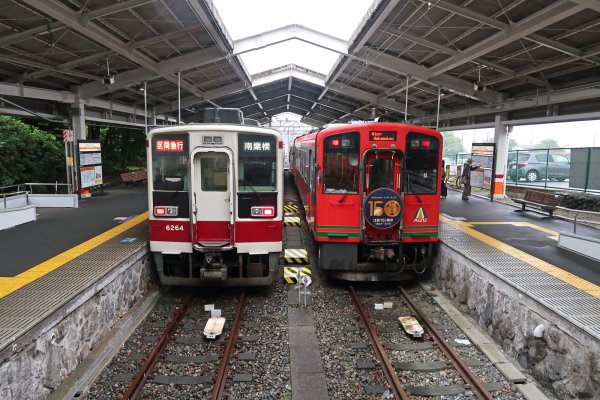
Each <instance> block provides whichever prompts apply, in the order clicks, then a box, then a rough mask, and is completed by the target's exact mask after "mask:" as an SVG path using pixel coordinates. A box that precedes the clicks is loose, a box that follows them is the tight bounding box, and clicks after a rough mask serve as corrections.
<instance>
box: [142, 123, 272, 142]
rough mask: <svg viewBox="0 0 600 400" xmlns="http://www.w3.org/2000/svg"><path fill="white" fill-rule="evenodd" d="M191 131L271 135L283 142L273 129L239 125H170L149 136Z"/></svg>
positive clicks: (151, 132) (153, 130) (156, 130)
mask: <svg viewBox="0 0 600 400" xmlns="http://www.w3.org/2000/svg"><path fill="white" fill-rule="evenodd" d="M191 131H221V132H243V133H261V134H270V135H275V136H277V138H278V140H281V133H279V132H278V131H277V130H275V129H273V128H268V127H262V126H252V125H239V124H226V123H219V124H215V123H212V124H206V123H195V124H185V125H170V126H166V127H160V128H155V129H152V130H151V131H150V132H149V133H148V135H154V134H158V133H160V134H165V133H184V132H191Z"/></svg>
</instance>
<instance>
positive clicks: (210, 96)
mask: <svg viewBox="0 0 600 400" xmlns="http://www.w3.org/2000/svg"><path fill="white" fill-rule="evenodd" d="M244 90H246V85H244V84H243V83H241V82H239V83H234V84H231V85H228V86H222V87H220V88H217V89H213V90H207V91H206V92H204V99H199V98H198V97H196V96H186V97H184V98H182V99H181V107H190V106H193V105H196V104H199V103H202V102H204V101H209V100H216V99H218V98H221V97H224V96H228V95H230V94H233V93H237V92H241V91H244ZM177 106H178V102H177V101H171V102H169V103H168V104H163V105H160V106H157V107H156V112H157V113H158V114H162V113H168V112H171V111H175V110H177Z"/></svg>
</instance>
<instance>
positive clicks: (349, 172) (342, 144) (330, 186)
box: [323, 132, 360, 194]
mask: <svg viewBox="0 0 600 400" xmlns="http://www.w3.org/2000/svg"><path fill="white" fill-rule="evenodd" d="M359 145H360V143H359V135H358V132H348V133H342V134H339V135H332V136H329V137H327V138H325V148H324V150H323V193H341V194H346V193H358V179H359V176H358V159H359V148H360V146H359Z"/></svg>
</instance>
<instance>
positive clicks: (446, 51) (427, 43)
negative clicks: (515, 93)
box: [384, 28, 552, 96]
mask: <svg viewBox="0 0 600 400" xmlns="http://www.w3.org/2000/svg"><path fill="white" fill-rule="evenodd" d="M384 32H386V33H391V34H392V35H396V36H399V37H402V38H404V39H407V40H410V41H411V42H415V43H417V44H420V45H422V46H425V47H429V48H430V49H434V50H437V51H439V52H442V53H444V54H448V55H451V56H457V57H458V56H459V55H460V52H459V51H458V50H455V49H451V48H449V47H446V46H442V45H440V44H438V43H435V42H432V41H431V40H428V39H425V38H422V37H418V36H415V35H411V34H410V33H408V32H399V31H398V30H396V29H393V28H391V29H386V30H384ZM475 61H476V62H477V63H478V64H481V65H485V66H487V67H489V68H491V69H494V70H496V71H499V72H502V73H503V74H506V75H509V76H510V77H512V78H515V77H523V79H524V80H526V81H528V82H530V83H533V84H534V85H537V86H541V87H545V88H546V89H552V87H551V85H550V84H549V83H548V82H546V81H543V80H541V79H538V78H534V77H532V76H529V75H526V74H520V73H518V72H517V71H514V70H512V69H510V68H506V67H503V66H502V65H500V64H497V63H494V62H491V61H487V60H483V59H480V58H477V59H476V60H475ZM387 93H388V96H391V95H393V94H395V93H397V92H392V91H388V92H387Z"/></svg>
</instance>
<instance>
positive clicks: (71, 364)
mask: <svg viewBox="0 0 600 400" xmlns="http://www.w3.org/2000/svg"><path fill="white" fill-rule="evenodd" d="M151 276H152V275H151V264H150V259H149V255H148V252H147V249H146V247H144V248H143V249H141V250H139V251H138V252H137V253H135V254H133V255H132V256H131V257H129V259H127V260H126V261H125V262H123V263H122V264H120V265H118V266H116V267H115V268H114V269H113V270H112V272H111V273H109V274H108V275H106V276H104V277H103V278H101V279H100V280H99V281H98V282H97V283H96V284H95V285H93V286H91V287H88V288H86V289H85V290H84V291H83V292H82V293H81V294H79V295H78V296H77V297H76V298H74V299H72V300H71V301H69V302H67V303H66V304H65V305H63V306H62V307H60V308H59V309H58V310H56V311H55V312H54V313H52V314H51V315H49V316H48V317H47V318H46V319H45V320H44V321H42V322H41V323H40V324H38V325H37V326H36V327H35V328H34V329H32V330H30V331H29V332H28V333H27V334H26V335H25V336H22V337H19V338H17V339H16V341H15V343H14V344H13V345H12V346H11V347H10V348H7V349H5V350H4V351H2V353H1V354H0V363H1V364H0V377H1V378H0V398H2V399H41V398H45V397H47V396H48V395H49V394H50V393H51V392H52V391H53V390H54V389H56V388H57V387H58V386H59V385H60V384H61V383H62V381H63V380H64V379H65V377H67V376H68V375H69V374H70V373H71V372H72V371H74V370H75V368H76V367H77V365H78V364H79V363H80V362H81V361H82V360H83V359H84V358H85V357H86V356H87V355H88V354H89V353H90V351H91V349H93V348H94V347H95V346H96V345H97V344H98V343H99V342H100V341H101V340H102V338H103V337H104V335H106V333H107V332H108V331H109V330H110V329H111V328H112V327H113V326H114V325H115V323H116V322H117V321H118V320H119V318H120V317H122V316H123V315H125V314H126V313H127V311H128V310H129V309H130V308H131V307H132V306H133V305H134V304H135V302H136V301H138V300H139V299H140V298H141V297H142V296H143V295H144V294H145V293H146V291H147V290H148V289H149V287H150V286H151Z"/></svg>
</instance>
